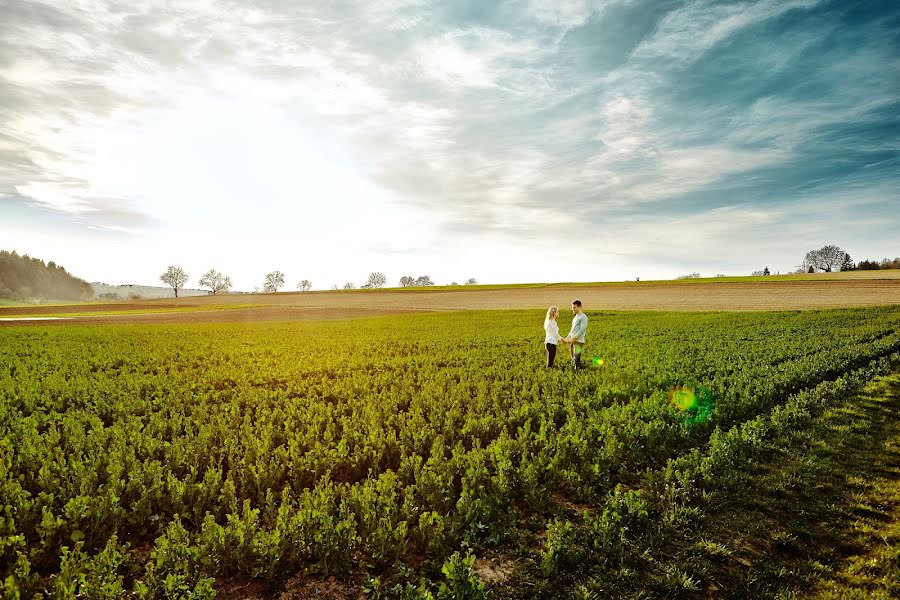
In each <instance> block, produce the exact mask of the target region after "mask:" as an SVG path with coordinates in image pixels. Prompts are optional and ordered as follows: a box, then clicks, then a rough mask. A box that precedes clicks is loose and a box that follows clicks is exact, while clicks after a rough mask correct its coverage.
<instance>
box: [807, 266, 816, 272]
mask: <svg viewBox="0 0 900 600" xmlns="http://www.w3.org/2000/svg"><path fill="white" fill-rule="evenodd" d="M815 272H816V268H815V267H814V266H812V265H810V267H809V270H808V271H807V273H815Z"/></svg>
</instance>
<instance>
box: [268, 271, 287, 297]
mask: <svg viewBox="0 0 900 600" xmlns="http://www.w3.org/2000/svg"><path fill="white" fill-rule="evenodd" d="M283 287H284V273H282V272H281V271H272V272H271V273H269V274H267V275H266V282H265V283H264V284H263V291H264V292H277V291H278V288H283Z"/></svg>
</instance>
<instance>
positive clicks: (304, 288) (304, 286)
mask: <svg viewBox="0 0 900 600" xmlns="http://www.w3.org/2000/svg"><path fill="white" fill-rule="evenodd" d="M297 289H298V290H300V291H301V292H308V291H309V290H311V289H312V283H310V282H309V279H304V280H302V281H301V282H300V283H298V284H297Z"/></svg>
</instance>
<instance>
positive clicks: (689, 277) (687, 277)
mask: <svg viewBox="0 0 900 600" xmlns="http://www.w3.org/2000/svg"><path fill="white" fill-rule="evenodd" d="M699 278H700V273H689V274H688V275H682V276H680V277H678V279H699Z"/></svg>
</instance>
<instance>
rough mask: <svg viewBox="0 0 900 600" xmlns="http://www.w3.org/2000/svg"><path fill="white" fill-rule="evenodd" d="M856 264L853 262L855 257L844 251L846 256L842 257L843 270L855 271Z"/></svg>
mask: <svg viewBox="0 0 900 600" xmlns="http://www.w3.org/2000/svg"><path fill="white" fill-rule="evenodd" d="M855 270H856V265H855V264H853V259H852V258H850V254H848V253H847V252H844V258H842V259H841V271H855Z"/></svg>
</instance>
